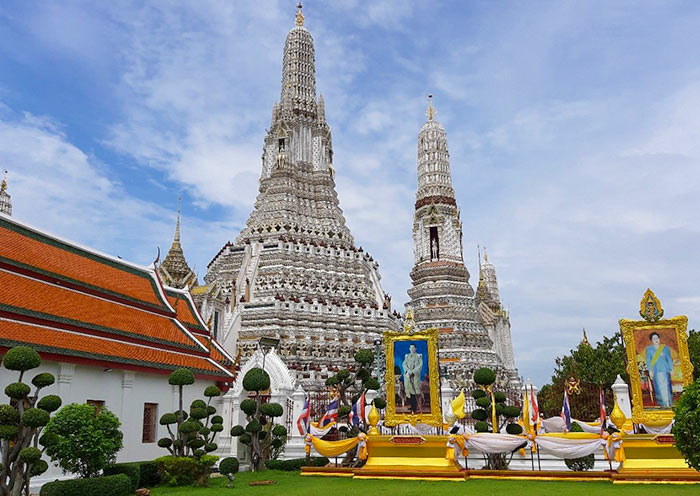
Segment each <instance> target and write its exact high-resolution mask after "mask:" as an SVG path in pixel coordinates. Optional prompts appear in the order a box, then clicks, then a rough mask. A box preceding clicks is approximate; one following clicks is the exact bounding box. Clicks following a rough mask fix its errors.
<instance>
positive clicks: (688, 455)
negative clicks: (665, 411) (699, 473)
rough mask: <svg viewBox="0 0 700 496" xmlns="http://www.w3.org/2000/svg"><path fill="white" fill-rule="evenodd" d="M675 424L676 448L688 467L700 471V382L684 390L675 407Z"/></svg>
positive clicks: (673, 432)
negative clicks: (699, 448) (699, 447)
mask: <svg viewBox="0 0 700 496" xmlns="http://www.w3.org/2000/svg"><path fill="white" fill-rule="evenodd" d="M673 414H674V416H675V422H674V424H673V428H672V429H671V433H672V434H673V436H674V437H675V438H676V448H678V451H680V452H681V453H682V454H683V456H684V457H685V461H686V462H687V463H688V465H689V466H690V467H692V468H694V469H695V470H700V451H699V450H698V446H700V381H696V382H694V383H692V384H691V385H689V386H687V387H686V388H685V389H684V390H683V395H682V396H681V397H680V399H679V400H678V401H677V402H676V404H675V405H674V406H673Z"/></svg>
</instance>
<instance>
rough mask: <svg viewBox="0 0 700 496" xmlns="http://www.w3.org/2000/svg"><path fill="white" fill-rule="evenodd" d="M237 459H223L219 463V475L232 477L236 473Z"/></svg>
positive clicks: (231, 457)
mask: <svg viewBox="0 0 700 496" xmlns="http://www.w3.org/2000/svg"><path fill="white" fill-rule="evenodd" d="M238 465H239V464H238V458H236V457H233V456H230V457H228V458H224V459H223V460H221V463H219V473H220V474H221V475H233V474H235V473H236V472H238Z"/></svg>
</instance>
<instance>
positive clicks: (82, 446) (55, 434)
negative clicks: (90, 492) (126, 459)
mask: <svg viewBox="0 0 700 496" xmlns="http://www.w3.org/2000/svg"><path fill="white" fill-rule="evenodd" d="M39 411H41V412H43V413H44V414H46V415H47V416H48V413H46V412H44V411H43V410H39ZM28 412H29V410H27V412H25V416H26V414H27V413H28ZM120 425H121V423H120V422H119V419H118V418H117V417H116V416H115V415H114V414H113V413H112V412H110V411H109V410H107V409H106V408H102V409H101V410H100V412H99V413H98V414H97V415H96V414H95V407H94V406H92V405H78V404H77V403H73V404H70V405H66V406H64V407H63V408H61V410H60V411H59V412H58V413H57V414H56V415H54V417H53V418H52V419H51V421H50V422H49V424H48V425H47V426H46V428H45V429H44V435H45V436H47V437H50V438H52V442H51V443H50V444H49V445H48V446H46V454H48V455H49V456H50V457H51V459H52V460H53V461H54V462H55V463H56V464H57V465H58V466H60V467H61V468H62V469H63V471H64V472H73V473H76V474H80V475H81V476H82V477H92V476H95V475H97V474H98V473H100V471H101V470H102V469H103V468H105V467H106V466H107V465H110V464H112V463H114V461H115V460H116V458H117V453H118V452H119V450H120V449H121V448H122V438H123V434H122V432H121V431H120V430H119V426H120Z"/></svg>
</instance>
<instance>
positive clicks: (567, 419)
mask: <svg viewBox="0 0 700 496" xmlns="http://www.w3.org/2000/svg"><path fill="white" fill-rule="evenodd" d="M561 418H563V419H564V424H565V426H564V433H567V432H569V431H570V430H571V407H570V406H569V395H568V393H567V392H566V389H564V404H563V405H562V406H561Z"/></svg>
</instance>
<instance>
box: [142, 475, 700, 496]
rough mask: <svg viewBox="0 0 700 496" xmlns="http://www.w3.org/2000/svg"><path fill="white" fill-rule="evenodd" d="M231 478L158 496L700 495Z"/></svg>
mask: <svg viewBox="0 0 700 496" xmlns="http://www.w3.org/2000/svg"><path fill="white" fill-rule="evenodd" d="M261 479H267V480H270V479H271V480H275V481H277V484H274V485H270V486H249V485H248V481H252V480H261ZM226 482H227V479H224V478H216V479H212V480H211V482H210V483H209V487H205V488H192V487H157V488H155V489H153V490H152V491H151V494H152V495H153V496H166V495H167V496H223V495H226V494H231V496H236V495H252V494H255V495H262V496H266V495H275V496H296V495H303V496H346V495H347V496H353V495H357V496H426V495H428V494H439V495H440V496H443V495H445V496H450V495H460V496H462V495H468V494H473V495H475V496H477V495H478V496H491V495H493V496H507V495H511V494H513V495H517V496H539V495H549V494H551V495H556V496H569V495H577V494H580V495H590V494H592V495H595V496H599V495H606V494H610V495H613V494H614V495H615V496H624V495H630V496H632V495H637V494H641V495H643V496H647V495H649V496H652V495H670V494H672V495H673V496H683V495H685V494H688V495H690V494H693V495H697V494H699V493H700V486H699V485H676V484H674V485H660V484H633V485H629V484H624V485H620V484H617V485H613V484H612V483H611V482H536V481H496V480H484V479H479V480H476V479H474V480H469V481H465V482H447V481H444V482H442V481H441V482H429V481H399V480H367V479H364V480H358V479H355V480H353V479H351V478H341V477H302V476H301V475H299V473H297V472H278V471H275V470H268V471H266V472H263V473H256V474H253V473H251V472H241V473H239V474H237V475H236V481H235V482H234V484H233V488H232V489H228V488H226Z"/></svg>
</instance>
